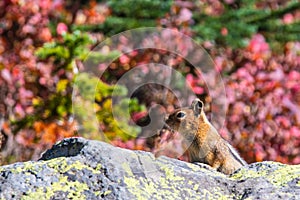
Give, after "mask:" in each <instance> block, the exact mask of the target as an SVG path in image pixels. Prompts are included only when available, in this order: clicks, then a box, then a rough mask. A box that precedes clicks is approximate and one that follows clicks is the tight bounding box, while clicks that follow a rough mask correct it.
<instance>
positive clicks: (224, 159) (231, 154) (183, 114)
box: [165, 99, 247, 174]
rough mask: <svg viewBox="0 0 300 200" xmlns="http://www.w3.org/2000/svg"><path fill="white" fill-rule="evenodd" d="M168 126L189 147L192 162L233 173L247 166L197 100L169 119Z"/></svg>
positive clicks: (166, 121)
mask: <svg viewBox="0 0 300 200" xmlns="http://www.w3.org/2000/svg"><path fill="white" fill-rule="evenodd" d="M165 123H166V126H167V127H168V128H170V129H172V130H173V131H176V132H179V133H180V134H181V135H182V136H183V138H184V139H185V144H186V145H188V149H187V151H188V154H189V156H190V161H191V162H201V163H205V164H208V165H210V166H211V167H213V168H215V169H216V170H218V171H220V172H222V173H224V174H231V173H233V172H234V171H235V170H237V169H239V168H240V167H242V166H244V165H247V163H246V162H245V161H244V160H243V159H242V158H241V157H240V156H239V154H238V152H237V151H236V150H235V149H234V148H233V147H232V146H231V145H230V144H229V143H228V142H227V141H226V140H224V139H223V138H222V137H221V136H220V135H219V133H218V131H217V130H216V129H215V128H214V127H213V125H212V124H211V123H210V122H209V121H208V120H207V118H206V115H205V113H204V111H203V103H202V101H200V100H199V99H195V100H194V101H193V102H192V104H191V107H190V108H179V109H177V110H175V111H174V112H173V113H171V114H170V115H169V116H168V117H167V119H166V120H165Z"/></svg>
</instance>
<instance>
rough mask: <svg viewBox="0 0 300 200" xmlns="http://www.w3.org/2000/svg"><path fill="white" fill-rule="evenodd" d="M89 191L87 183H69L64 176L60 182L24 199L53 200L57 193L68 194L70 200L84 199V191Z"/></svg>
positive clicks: (40, 189) (39, 189)
mask: <svg viewBox="0 0 300 200" xmlns="http://www.w3.org/2000/svg"><path fill="white" fill-rule="evenodd" d="M88 189H89V188H88V186H87V185H86V184H85V183H80V182H78V181H69V180H68V177H67V176H62V177H60V179H59V181H58V182H54V183H52V184H51V186H48V187H40V188H38V189H37V190H36V191H34V192H31V193H28V194H27V195H24V196H23V197H22V199H23V200H27V199H28V200H30V199H51V198H52V197H53V196H54V194H55V192H66V193H67V194H68V195H67V197H68V199H84V198H85V195H84V194H83V191H85V190H88Z"/></svg>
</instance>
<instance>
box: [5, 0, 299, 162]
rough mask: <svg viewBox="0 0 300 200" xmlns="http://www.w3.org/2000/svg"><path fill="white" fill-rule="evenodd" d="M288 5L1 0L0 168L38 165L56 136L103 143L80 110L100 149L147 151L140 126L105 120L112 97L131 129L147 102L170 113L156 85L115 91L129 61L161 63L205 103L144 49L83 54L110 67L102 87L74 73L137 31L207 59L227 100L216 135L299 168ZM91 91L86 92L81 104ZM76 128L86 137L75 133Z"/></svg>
mask: <svg viewBox="0 0 300 200" xmlns="http://www.w3.org/2000/svg"><path fill="white" fill-rule="evenodd" d="M299 8H300V3H299V2H298V1H295V0H291V1H282V0H275V1H254V0H250V1H246V0H242V1H235V0H224V1H220V0H201V1H182V0H176V1H169V0H165V1H159V0H152V1H151V0H143V1H133V0H125V1H117V0H108V1H95V0H89V1H82V0H75V1H70V0H30V1H29V0H14V1H12V0H4V1H1V2H0V84H1V87H0V130H1V135H0V139H1V140H0V141H1V142H0V144H1V145H0V146H2V149H1V154H2V162H3V164H7V163H12V162H16V161H24V160H29V159H37V158H38V157H39V155H40V153H41V152H42V151H44V150H45V149H46V148H49V147H50V146H51V145H52V144H53V143H55V142H56V141H58V140H61V139H62V138H65V137H71V136H84V137H87V138H92V139H101V140H103V136H101V135H99V134H97V130H95V128H94V126H93V125H92V124H91V121H90V120H89V118H86V117H85V116H86V115H84V112H85V108H87V107H93V108H94V110H95V111H96V116H97V119H98V121H99V128H101V129H102V130H103V132H104V133H105V136H106V137H105V138H106V140H109V141H111V143H113V144H114V145H116V146H120V147H124V148H129V149H142V150H148V151H153V152H155V151H157V148H158V147H159V146H161V145H162V144H163V142H162V141H163V138H160V139H157V136H155V137H151V138H148V139H145V138H143V137H136V136H140V135H141V134H143V133H141V132H140V131H141V130H140V129H139V128H137V127H136V126H131V124H130V123H129V122H128V123H122V124H118V123H117V122H116V121H115V119H114V118H113V115H112V113H111V105H112V92H113V91H114V90H116V91H118V92H117V94H118V95H120V97H123V99H122V102H123V103H122V102H121V103H120V104H119V105H118V106H119V107H120V108H119V109H116V110H117V112H119V114H120V115H126V114H127V113H123V111H122V110H123V109H122V106H123V105H124V104H127V103H129V105H130V115H131V117H132V118H133V121H139V120H142V121H143V120H144V121H147V109H146V108H149V107H150V105H151V104H152V103H153V102H158V103H160V104H161V105H163V106H164V107H166V109H167V110H168V111H171V110H172V109H174V106H173V105H175V106H176V99H175V98H174V97H172V95H170V96H168V98H167V100H166V101H164V102H160V100H161V98H160V95H159V94H160V92H162V91H163V88H161V87H160V86H157V85H150V86H148V87H144V88H140V91H139V92H136V94H135V95H134V96H133V97H128V96H127V89H126V88H125V87H121V86H120V87H119V86H118V87H115V86H114V83H115V82H116V81H117V80H118V79H119V78H120V77H122V75H123V74H124V73H126V72H127V71H128V70H130V69H131V68H133V67H135V66H137V65H138V64H139V63H149V62H162V63H164V64H167V65H169V66H172V67H174V68H175V69H178V70H179V69H180V70H182V73H183V74H184V75H185V76H186V80H187V82H189V83H190V85H191V86H192V89H193V91H194V92H195V93H196V94H197V95H198V97H200V98H201V99H202V100H204V101H205V102H206V103H207V104H209V103H210V102H211V99H210V98H209V93H208V92H207V89H206V86H205V82H204V81H203V80H202V79H200V78H198V76H196V75H195V73H193V72H192V70H191V69H192V66H190V64H189V63H187V62H186V61H185V60H184V59H182V58H180V57H178V56H177V57H176V56H174V55H172V56H168V58H169V59H167V60H166V59H165V57H164V56H162V55H166V54H168V52H163V51H156V50H151V49H149V50H145V51H142V52H133V53H131V54H126V55H122V56H120V57H118V56H119V55H120V52H116V51H108V52H106V53H105V54H102V53H98V54H97V53H95V54H92V55H90V56H94V57H95V60H96V61H97V60H98V61H99V60H106V59H111V58H115V57H118V58H117V59H115V61H114V62H113V63H112V64H111V65H110V67H109V68H108V69H107V71H106V72H105V74H104V75H103V77H101V79H99V78H95V77H91V76H90V75H89V74H87V73H78V71H80V66H81V65H80V63H81V61H83V60H84V59H85V58H86V56H87V54H88V53H89V51H90V50H91V49H93V48H94V47H95V46H96V45H97V44H98V43H99V42H101V41H103V40H105V39H106V38H108V37H110V36H112V35H114V34H117V33H120V32H122V31H126V30H129V29H133V28H140V27H164V28H170V29H173V30H178V31H180V32H182V33H184V34H186V35H188V36H190V37H192V38H193V39H195V40H196V41H197V42H198V43H199V44H201V45H202V46H203V47H204V48H205V49H206V50H207V51H208V52H209V54H210V55H211V57H212V58H213V60H214V62H215V65H216V68H217V69H218V71H219V72H220V73H221V75H222V77H223V80H224V83H225V88H226V93H227V98H228V99H227V101H228V102H227V103H228V111H227V118H226V123H225V126H224V127H223V129H222V130H220V133H221V134H222V136H223V137H224V138H225V139H227V140H229V141H230V143H231V144H233V146H235V147H236V148H237V149H238V150H239V152H240V153H241V155H242V156H243V157H244V158H245V159H246V160H247V161H248V162H255V161H262V160H276V161H280V162H283V163H292V164H298V163H300V42H299V39H300V31H299V30H300V11H299V10H300V9H299ZM161 42H163V41H161ZM178 42H180V41H178ZM183 48H184V46H183ZM76 79H77V80H80V82H81V83H82V84H81V85H79V86H78V90H79V92H81V93H82V94H83V95H82V96H84V98H82V99H79V101H80V103H81V105H82V106H75V107H72V91H73V85H74V81H75V80H76ZM91 91H96V95H95V96H89V94H90V93H91ZM91 99H93V102H92V103H91V101H90V100H91ZM76 105H78V104H76ZM72 109H76V111H77V113H82V115H80V116H82V118H80V117H79V118H76V120H75V119H74V118H73V117H72ZM207 111H208V112H210V108H208V109H207ZM146 123H147V122H146ZM119 126H121V127H122V129H120V127H119ZM124 127H125V128H124ZM80 129H84V130H85V132H84V134H83V135H82V134H80V133H81V132H79V131H78V130H80ZM124 129H125V130H127V131H129V132H130V133H131V134H130V135H128V134H125V133H124ZM159 140H160V142H159ZM169 153H170V152H169ZM170 154H171V153H170Z"/></svg>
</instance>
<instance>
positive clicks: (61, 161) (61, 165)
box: [44, 157, 101, 174]
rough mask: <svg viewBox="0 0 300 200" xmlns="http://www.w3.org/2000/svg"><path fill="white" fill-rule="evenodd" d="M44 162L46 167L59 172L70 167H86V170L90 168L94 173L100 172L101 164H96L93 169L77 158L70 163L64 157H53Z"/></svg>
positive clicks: (63, 171)
mask: <svg viewBox="0 0 300 200" xmlns="http://www.w3.org/2000/svg"><path fill="white" fill-rule="evenodd" d="M44 162H45V163H46V165H47V166H48V167H50V168H52V169H55V171H57V172H59V173H66V172H68V171H70V170H71V169H74V170H83V169H87V170H90V171H91V172H92V173H94V174H99V173H101V172H100V169H101V164H99V165H97V167H96V169H94V168H92V167H90V166H87V165H84V164H83V163H81V162H79V161H77V160H76V161H74V162H72V163H68V162H67V159H66V158H64V157H60V158H55V159H52V160H48V161H44Z"/></svg>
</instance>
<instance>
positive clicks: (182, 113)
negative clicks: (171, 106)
mask: <svg viewBox="0 0 300 200" xmlns="http://www.w3.org/2000/svg"><path fill="white" fill-rule="evenodd" d="M184 117H185V113H184V112H182V111H180V112H178V113H177V114H176V118H177V119H183V118H184Z"/></svg>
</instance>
